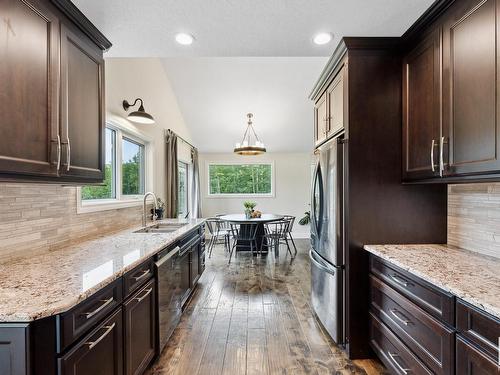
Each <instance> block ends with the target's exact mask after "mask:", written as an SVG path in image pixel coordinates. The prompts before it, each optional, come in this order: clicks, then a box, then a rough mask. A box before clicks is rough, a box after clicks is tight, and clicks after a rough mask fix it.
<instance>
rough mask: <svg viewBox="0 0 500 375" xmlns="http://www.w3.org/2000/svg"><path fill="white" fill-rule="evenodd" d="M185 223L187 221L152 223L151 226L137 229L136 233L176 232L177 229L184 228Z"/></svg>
mask: <svg viewBox="0 0 500 375" xmlns="http://www.w3.org/2000/svg"><path fill="white" fill-rule="evenodd" d="M184 225H187V224H186V223H182V224H168V223H162V224H160V223H159V224H155V225H151V226H149V227H145V228H141V229H139V230H136V231H135V232H134V233H170V232H175V231H176V230H177V229H180V228H182V227H183V226H184Z"/></svg>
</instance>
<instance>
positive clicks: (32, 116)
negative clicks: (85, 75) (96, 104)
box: [0, 0, 60, 177]
mask: <svg viewBox="0 0 500 375" xmlns="http://www.w3.org/2000/svg"><path fill="white" fill-rule="evenodd" d="M0 14H2V20H3V21H2V23H3V26H4V27H2V28H0V61H1V62H2V63H1V64H0V82H1V85H0V113H2V116H1V119H0V133H1V134H2V136H1V137H0V173H4V174H9V175H18V174H29V175H32V176H38V177H51V176H56V175H57V171H58V168H57V161H58V155H59V153H58V152H59V150H60V142H59V101H58V96H59V19H58V18H57V16H56V15H55V14H54V12H53V11H52V10H51V9H50V7H49V6H48V5H47V4H46V3H45V2H44V1H38V0H26V1H22V0H5V1H2V2H0Z"/></svg>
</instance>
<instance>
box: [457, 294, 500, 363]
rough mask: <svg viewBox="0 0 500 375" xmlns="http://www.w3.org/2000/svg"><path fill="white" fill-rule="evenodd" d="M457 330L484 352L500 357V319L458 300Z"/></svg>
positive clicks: (492, 356) (494, 357)
mask: <svg viewBox="0 0 500 375" xmlns="http://www.w3.org/2000/svg"><path fill="white" fill-rule="evenodd" d="M457 330H458V331H459V332H460V334H461V335H463V336H464V337H465V338H466V339H467V340H469V341H471V342H473V343H474V344H476V345H477V346H478V347H479V348H480V349H481V350H482V351H483V352H484V353H486V354H487V355H489V356H490V357H491V358H493V359H498V358H499V357H498V340H499V337H500V321H499V320H498V319H496V318H495V317H493V316H491V315H488V314H486V313H484V312H482V311H479V310H477V309H476V308H474V307H472V306H470V305H469V304H467V303H465V302H464V301H461V300H457Z"/></svg>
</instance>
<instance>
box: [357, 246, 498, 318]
mask: <svg viewBox="0 0 500 375" xmlns="http://www.w3.org/2000/svg"><path fill="white" fill-rule="evenodd" d="M378 246H389V245H364V246H363V249H364V250H366V251H368V252H369V253H371V254H373V255H375V256H377V257H379V258H381V259H383V260H385V261H387V262H389V263H392V264H394V265H395V266H397V267H399V268H401V269H404V270H405V271H407V272H409V273H411V274H413V275H415V276H417V277H419V278H421V279H422V280H425V281H427V282H429V283H430V284H433V285H435V286H436V287H438V288H440V289H442V290H443V291H445V292H448V293H451V294H453V295H454V296H455V297H456V298H459V299H461V300H463V301H465V302H467V303H469V304H470V305H472V306H474V307H476V308H478V309H480V310H483V311H484V312H485V313H487V314H489V315H491V316H493V317H495V318H497V319H500V310H499V308H498V307H496V306H492V305H490V304H488V303H484V302H481V301H480V300H478V299H477V298H475V297H474V296H471V295H470V294H469V293H468V292H466V291H464V290H462V289H457V288H454V287H452V286H450V285H448V284H446V283H443V282H442V281H441V280H439V279H437V278H435V277H433V276H432V275H428V274H425V273H422V272H420V271H418V270H415V269H413V268H412V267H411V265H408V264H404V263H403V262H401V261H400V260H398V259H394V258H392V257H391V256H389V255H387V254H384V253H381V252H380V251H378V250H377V247H378ZM432 246H445V245H438V244H433V245H432ZM464 251H465V250H464Z"/></svg>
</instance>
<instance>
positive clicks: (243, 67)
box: [162, 57, 327, 152]
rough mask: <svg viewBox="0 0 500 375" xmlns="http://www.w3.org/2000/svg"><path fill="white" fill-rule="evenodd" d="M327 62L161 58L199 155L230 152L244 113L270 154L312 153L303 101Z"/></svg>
mask: <svg viewBox="0 0 500 375" xmlns="http://www.w3.org/2000/svg"><path fill="white" fill-rule="evenodd" d="M326 61H327V58H325V57H274V58H273V57H240V58H234V57H215V58H213V57H212V58H166V59H162V62H163V66H164V67H165V70H166V73H167V76H168V77H169V79H170V81H171V84H172V87H173V89H174V92H175V94H176V96H177V100H178V103H179V106H180V108H181V112H182V114H183V117H184V121H185V122H186V124H187V125H188V127H189V129H190V131H191V135H192V137H193V141H194V142H195V144H196V146H197V147H198V148H199V149H200V151H201V152H232V147H234V143H235V142H239V141H241V137H242V136H243V133H244V131H245V129H246V121H247V119H246V114H247V113H248V112H252V113H253V114H254V119H253V120H254V128H255V131H256V132H257V135H258V136H259V137H260V138H261V140H262V141H263V142H265V144H266V146H267V150H268V152H309V151H311V150H312V149H313V134H312V128H313V127H312V121H313V111H312V103H311V102H310V100H308V99H307V96H308V94H309V92H310V90H311V89H312V87H313V85H314V82H315V81H316V79H317V78H318V77H319V74H320V73H321V70H322V69H323V67H324V65H325V63H326Z"/></svg>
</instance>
